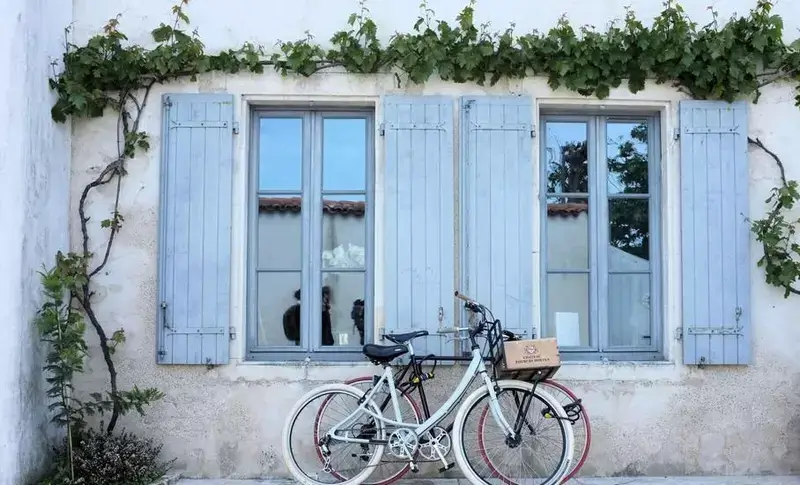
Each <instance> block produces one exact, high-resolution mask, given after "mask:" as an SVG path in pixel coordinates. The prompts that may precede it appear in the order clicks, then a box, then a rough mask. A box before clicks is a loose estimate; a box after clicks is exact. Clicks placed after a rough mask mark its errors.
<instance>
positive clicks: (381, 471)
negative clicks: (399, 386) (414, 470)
mask: <svg viewBox="0 0 800 485" xmlns="http://www.w3.org/2000/svg"><path fill="white" fill-rule="evenodd" d="M344 383H345V384H347V385H350V386H353V387H355V388H357V389H359V390H361V391H363V392H366V391H368V390H369V389H370V388H371V387H372V384H373V380H372V376H362V377H356V378H354V379H349V380H347V381H345V382H344ZM388 396H389V392H388V389H386V388H384V389H382V390H381V393H380V394H379V395H376V396H373V398H372V400H373V402H375V404H377V405H378V407H382V408H383V409H381V411H383V412H385V413H388V414H387V416H391V419H394V410H393V408H392V403H391V401H385V400H384V399H386V398H388ZM397 397H398V399H399V401H400V402H399V404H400V413H401V416H402V418H403V422H404V423H416V424H419V423H420V422H421V420H422V412H421V411H420V410H419V406H417V403H416V401H414V400H413V399H412V398H411V397H409V396H407V395H405V394H401V393H399V392H398V393H397ZM384 404H385V405H384ZM326 406H327V404H325V405H323V406H321V407H320V410H319V413H318V418H317V419H316V420H315V422H314V436H315V440H316V439H317V436H318V434H319V426H318V423H319V422H320V419H321V417H322V415H323V414H324V413H325V410H326V409H327V407H326ZM387 410H388V411H387ZM360 446H361V449H362V452H363V453H367V450H368V449H369V447H371V446H374V445H360ZM318 456H319V459H320V460H323V457H322V452H321V451H320V452H319V453H318ZM410 469H411V465H410V464H409V463H408V460H398V459H393V458H391V459H383V460H381V462H380V464H378V466H377V467H375V471H374V472H373V473H372V475H370V476H369V477H368V478H367V480H365V481H364V482H363V483H365V484H366V485H389V484H391V483H394V482H396V481H397V480H400V479H401V478H403V476H404V475H405V474H406V473H408V471H409V470H410ZM342 480H344V478H343V477H342Z"/></svg>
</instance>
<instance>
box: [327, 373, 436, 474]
mask: <svg viewBox="0 0 800 485" xmlns="http://www.w3.org/2000/svg"><path fill="white" fill-rule="evenodd" d="M344 384H346V385H349V386H353V387H355V388H356V389H359V388H358V387H356V386H357V385H358V384H369V385H370V386H371V385H372V376H361V377H355V378H352V379H348V380H346V381H344ZM359 390H361V389H359ZM398 394H400V397H402V398H403V399H405V400H406V401H407V402H408V403H409V405H410V406H411V409H412V411H413V412H414V417H415V418H416V420H417V424H419V423H420V419H421V417H422V412H421V411H420V410H419V406H417V402H416V401H415V400H414V399H412V398H411V397H409V396H408V395H406V394H402V393H398ZM326 404H327V401H326V403H324V404H323V405H322V406H320V410H319V413H318V415H317V419H316V420H315V424H317V423H319V422H320V419H319V418H320V415H321V414H322V412H323V411H324V409H325V408H324V406H325V405H326ZM376 404H377V403H376ZM318 433H319V430H318V428H317V426H315V427H314V439H315V440H316V439H317V437H318ZM317 454H318V455H320V454H321V452H320V451H319V450H317ZM319 458H320V459H322V456H319ZM378 466H380V465H378ZM376 469H377V467H376ZM409 470H411V464H409V463H406V464H405V465H404V466H403V467H402V468H401V469H400V470H399V471H398V472H397V473H395V474H394V475H392V476H390V477H389V478H386V479H383V480H379V481H370V480H369V478H370V477H371V475H370V477H367V479H366V480H365V481H364V482H363V483H364V484H365V485H390V484H392V483H394V482H396V481H398V480H400V479H401V478H403V477H404V476H405V475H406V474H407V473H408V472H409ZM334 476H336V475H335V474H334ZM339 478H340V479H342V480H343V479H344V478H343V477H339Z"/></svg>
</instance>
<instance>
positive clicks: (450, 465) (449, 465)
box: [439, 462, 456, 473]
mask: <svg viewBox="0 0 800 485" xmlns="http://www.w3.org/2000/svg"><path fill="white" fill-rule="evenodd" d="M454 466H456V464H455V462H453V463H448V464H447V465H446V466H443V467H442V468H439V473H444V472H446V471H447V470H449V469H451V468H453V467H454Z"/></svg>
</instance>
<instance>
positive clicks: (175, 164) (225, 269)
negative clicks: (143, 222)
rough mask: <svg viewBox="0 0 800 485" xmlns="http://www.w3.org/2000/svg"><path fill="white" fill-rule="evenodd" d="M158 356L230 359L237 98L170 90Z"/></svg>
mask: <svg viewBox="0 0 800 485" xmlns="http://www.w3.org/2000/svg"><path fill="white" fill-rule="evenodd" d="M164 100H165V115H164V130H163V138H162V143H163V144H164V157H163V159H162V167H161V202H160V207H161V209H160V218H161V221H160V235H159V258H158V264H159V273H158V274H159V298H158V301H159V318H158V342H157V345H158V349H157V361H158V362H159V363H161V364H195V365H207V364H225V363H227V362H228V359H229V328H230V327H229V325H230V324H229V321H230V257H231V246H230V234H231V204H232V199H231V195H232V192H231V182H232V178H231V176H232V170H233V138H232V123H233V96H231V95H226V94H170V95H165V97H164Z"/></svg>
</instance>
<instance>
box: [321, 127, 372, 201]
mask: <svg viewBox="0 0 800 485" xmlns="http://www.w3.org/2000/svg"><path fill="white" fill-rule="evenodd" d="M322 132H323V135H322V136H323V141H322V190H325V191H328V190H359V191H361V190H366V187H367V186H366V179H367V120H366V119H365V118H325V119H324V120H323V125H322Z"/></svg>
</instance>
